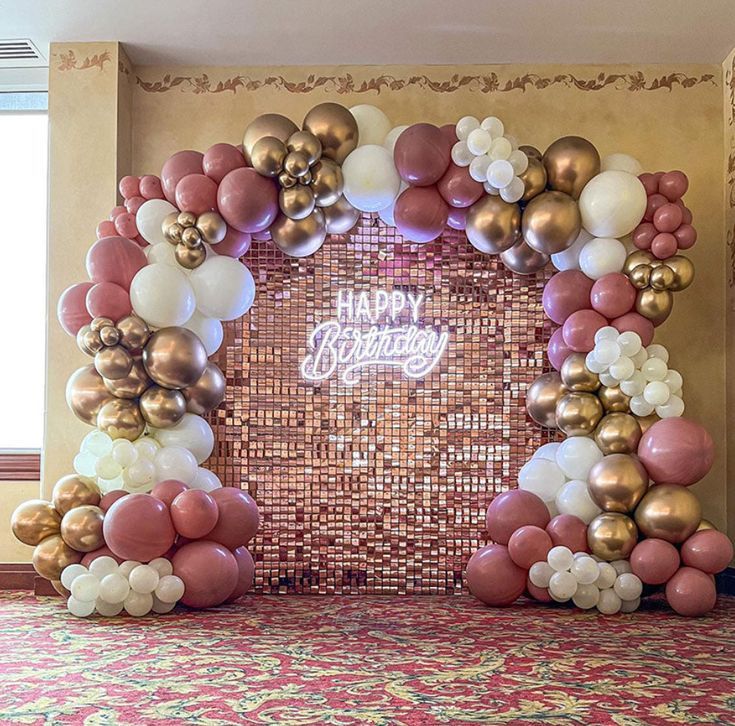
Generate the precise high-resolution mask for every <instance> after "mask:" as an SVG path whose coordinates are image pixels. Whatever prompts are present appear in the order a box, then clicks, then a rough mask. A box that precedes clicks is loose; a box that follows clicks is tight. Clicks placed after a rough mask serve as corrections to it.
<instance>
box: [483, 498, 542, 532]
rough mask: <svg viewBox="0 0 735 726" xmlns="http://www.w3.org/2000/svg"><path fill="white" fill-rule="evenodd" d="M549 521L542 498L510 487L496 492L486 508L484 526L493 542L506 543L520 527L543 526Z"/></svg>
mask: <svg viewBox="0 0 735 726" xmlns="http://www.w3.org/2000/svg"><path fill="white" fill-rule="evenodd" d="M548 523H549V510H548V509H547V508H546V505H545V504H544V502H543V500H542V499H541V498H540V497H537V496H536V495H535V494H532V493H531V492H527V491H525V490H524V489H511V490H510V491H508V492H503V493H502V494H498V496H496V497H495V498H494V499H493V501H492V502H490V506H489V507H488V508H487V515H486V516H485V526H486V527H487V532H488V534H489V535H490V539H491V540H492V541H493V542H497V543H499V544H502V545H506V544H508V542H509V541H510V538H511V536H512V535H513V533H514V532H515V531H516V530H517V529H519V528H520V527H525V526H526V525H533V526H535V527H540V528H544V527H546V525H547V524H548Z"/></svg>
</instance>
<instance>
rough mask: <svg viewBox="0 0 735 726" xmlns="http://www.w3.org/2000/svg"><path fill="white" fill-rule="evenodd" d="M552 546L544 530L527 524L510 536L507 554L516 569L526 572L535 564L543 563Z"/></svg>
mask: <svg viewBox="0 0 735 726" xmlns="http://www.w3.org/2000/svg"><path fill="white" fill-rule="evenodd" d="M553 546H554V545H553V543H552V541H551V537H550V536H549V535H548V533H547V532H546V531H545V530H544V529H542V528H541V527H535V526H534V525H530V524H527V525H525V526H524V527H519V528H518V529H517V530H516V531H515V532H513V534H512V535H511V536H510V539H509V540H508V553H509V554H510V558H511V559H512V560H513V562H515V563H516V565H518V567H523V568H524V569H526V570H528V569H529V568H530V567H531V565H533V564H534V563H535V562H540V561H541V560H544V561H545V560H546V555H548V554H549V550H550V549H551V548H552V547H553Z"/></svg>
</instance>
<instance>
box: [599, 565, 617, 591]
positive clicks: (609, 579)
mask: <svg viewBox="0 0 735 726" xmlns="http://www.w3.org/2000/svg"><path fill="white" fill-rule="evenodd" d="M597 569H598V570H599V571H600V574H599V577H598V578H597V580H595V585H597V587H599V588H600V590H606V589H607V588H610V587H612V586H613V585H614V584H615V580H617V579H618V573H617V572H615V568H614V567H613V566H612V565H611V564H610V563H609V562H598V563H597Z"/></svg>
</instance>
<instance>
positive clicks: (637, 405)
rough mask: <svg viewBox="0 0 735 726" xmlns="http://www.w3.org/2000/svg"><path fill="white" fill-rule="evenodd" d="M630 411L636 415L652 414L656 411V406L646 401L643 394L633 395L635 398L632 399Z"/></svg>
mask: <svg viewBox="0 0 735 726" xmlns="http://www.w3.org/2000/svg"><path fill="white" fill-rule="evenodd" d="M629 406H630V412H631V413H632V414H633V415H634V416H641V417H643V416H650V415H651V414H652V413H653V411H654V408H655V407H654V406H652V405H651V404H650V403H648V401H646V399H645V398H643V396H633V398H631V399H630V404H629Z"/></svg>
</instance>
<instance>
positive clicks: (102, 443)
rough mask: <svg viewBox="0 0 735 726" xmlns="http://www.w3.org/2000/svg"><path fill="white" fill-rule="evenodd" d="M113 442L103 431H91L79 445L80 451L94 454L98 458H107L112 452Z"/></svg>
mask: <svg viewBox="0 0 735 726" xmlns="http://www.w3.org/2000/svg"><path fill="white" fill-rule="evenodd" d="M112 446H113V441H112V439H111V438H110V437H109V436H108V435H107V434H106V433H104V432H103V431H90V432H89V433H88V434H87V435H86V436H85V437H84V438H83V439H82V443H81V444H80V445H79V451H84V452H85V453H90V454H93V455H94V456H96V457H99V456H105V455H106V454H109V453H110V452H111V451H112Z"/></svg>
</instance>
